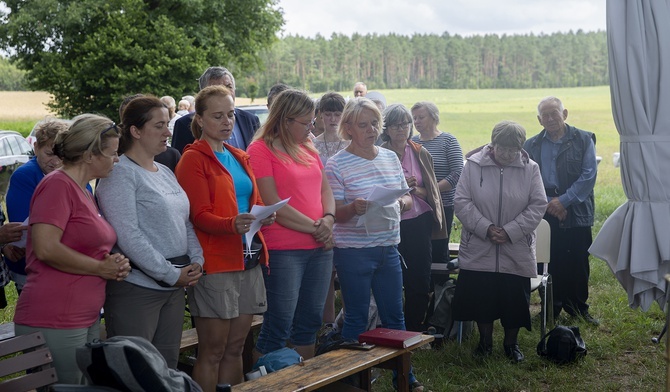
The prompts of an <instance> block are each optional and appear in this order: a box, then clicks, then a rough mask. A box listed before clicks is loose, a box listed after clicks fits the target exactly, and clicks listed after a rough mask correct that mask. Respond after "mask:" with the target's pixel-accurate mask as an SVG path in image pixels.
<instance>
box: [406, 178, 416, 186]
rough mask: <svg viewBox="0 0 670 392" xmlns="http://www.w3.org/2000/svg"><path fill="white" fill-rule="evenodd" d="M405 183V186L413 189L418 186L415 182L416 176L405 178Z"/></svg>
mask: <svg viewBox="0 0 670 392" xmlns="http://www.w3.org/2000/svg"><path fill="white" fill-rule="evenodd" d="M405 181H407V186H408V187H410V188H414V187H415V186H417V184H418V182H417V181H416V176H409V177H405Z"/></svg>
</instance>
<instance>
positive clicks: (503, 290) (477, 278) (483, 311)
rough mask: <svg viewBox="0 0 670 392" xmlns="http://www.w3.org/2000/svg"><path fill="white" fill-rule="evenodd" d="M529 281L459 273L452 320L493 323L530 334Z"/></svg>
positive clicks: (487, 274)
mask: <svg viewBox="0 0 670 392" xmlns="http://www.w3.org/2000/svg"><path fill="white" fill-rule="evenodd" d="M529 306H530V278H526V277H522V276H518V275H511V274H502V273H497V272H481V271H468V270H461V271H460V273H459V274H458V281H457V282H456V292H455V294H454V301H453V307H452V315H453V317H454V320H460V321H469V320H474V321H477V322H481V323H493V321H495V320H497V319H500V323H501V324H502V326H503V327H504V328H510V329H513V328H521V327H524V328H526V329H527V330H529V331H530V330H531V323H530V309H529Z"/></svg>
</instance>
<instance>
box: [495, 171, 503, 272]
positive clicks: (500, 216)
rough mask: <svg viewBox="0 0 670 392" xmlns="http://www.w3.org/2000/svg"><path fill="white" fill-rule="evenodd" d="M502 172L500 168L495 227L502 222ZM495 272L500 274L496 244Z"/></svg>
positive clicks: (498, 247) (498, 253) (498, 250)
mask: <svg viewBox="0 0 670 392" xmlns="http://www.w3.org/2000/svg"><path fill="white" fill-rule="evenodd" d="M503 172H504V168H502V167H501V168H500V188H499V189H498V222H497V223H496V226H498V227H502V225H501V224H500V221H502V202H503V200H502V195H503V192H502V190H503ZM496 272H500V244H496Z"/></svg>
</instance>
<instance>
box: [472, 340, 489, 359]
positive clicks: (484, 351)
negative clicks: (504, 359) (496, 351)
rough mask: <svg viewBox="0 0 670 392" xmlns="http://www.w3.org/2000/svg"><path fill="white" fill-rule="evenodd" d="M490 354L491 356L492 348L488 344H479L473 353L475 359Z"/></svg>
mask: <svg viewBox="0 0 670 392" xmlns="http://www.w3.org/2000/svg"><path fill="white" fill-rule="evenodd" d="M491 354H493V346H492V345H490V344H481V343H479V344H478V345H477V347H475V351H474V353H473V355H474V356H475V357H488V356H490V355H491Z"/></svg>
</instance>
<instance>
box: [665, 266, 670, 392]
mask: <svg viewBox="0 0 670 392" xmlns="http://www.w3.org/2000/svg"><path fill="white" fill-rule="evenodd" d="M669 283H670V274H666V275H665V287H666V291H667V288H668V287H669ZM665 295H666V302H665V326H666V328H667V326H668V323H669V322H670V303H669V301H668V298H669V297H668V293H667V292H666V293H665ZM665 362H666V365H665V367H666V375H665V391H666V392H670V334H666V336H665Z"/></svg>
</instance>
